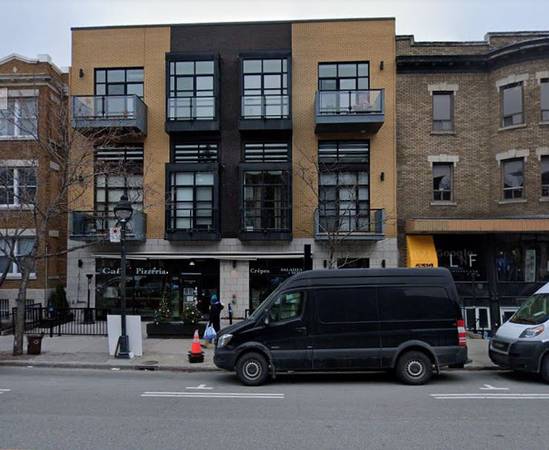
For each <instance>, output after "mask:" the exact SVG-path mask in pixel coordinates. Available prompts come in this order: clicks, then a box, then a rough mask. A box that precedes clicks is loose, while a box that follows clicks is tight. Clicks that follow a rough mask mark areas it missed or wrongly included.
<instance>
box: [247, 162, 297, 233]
mask: <svg viewBox="0 0 549 450" xmlns="http://www.w3.org/2000/svg"><path fill="white" fill-rule="evenodd" d="M242 176H243V180H242V189H243V199H244V202H243V203H244V205H243V208H244V210H243V221H244V223H243V228H244V230H243V231H287V230H289V229H290V189H289V186H290V178H289V171H288V170H267V169H265V170H245V171H244V172H243V174H242Z"/></svg>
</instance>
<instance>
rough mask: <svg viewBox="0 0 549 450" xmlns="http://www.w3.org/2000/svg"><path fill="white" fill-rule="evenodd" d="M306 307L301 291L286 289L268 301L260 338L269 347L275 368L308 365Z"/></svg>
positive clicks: (310, 364) (309, 353)
mask: <svg viewBox="0 0 549 450" xmlns="http://www.w3.org/2000/svg"><path fill="white" fill-rule="evenodd" d="M308 310H309V305H308V304H307V299H306V295H305V294H304V293H303V292H286V293H284V294H281V295H279V296H278V298H277V299H276V300H275V301H274V302H273V303H272V305H271V307H270V309H269V316H268V317H269V323H268V325H266V326H265V328H264V329H263V330H262V332H261V340H262V341H263V343H264V344H265V345H266V346H267V347H268V348H269V349H270V350H271V354H272V357H273V362H274V365H275V368H276V369H277V370H307V369H310V368H311V366H312V362H311V356H312V355H311V353H312V352H311V342H310V337H309V320H308Z"/></svg>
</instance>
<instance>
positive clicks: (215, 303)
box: [210, 294, 223, 333]
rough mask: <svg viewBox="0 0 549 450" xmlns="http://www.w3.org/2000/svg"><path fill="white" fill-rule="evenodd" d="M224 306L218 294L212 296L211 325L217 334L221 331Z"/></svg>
mask: <svg viewBox="0 0 549 450" xmlns="http://www.w3.org/2000/svg"><path fill="white" fill-rule="evenodd" d="M222 309H223V305H222V304H221V302H220V301H219V299H218V298H217V295H216V294H212V296H211V297H210V323H211V324H212V326H213V327H214V330H215V332H216V333H217V332H219V330H220V329H221V324H220V316H221V310H222Z"/></svg>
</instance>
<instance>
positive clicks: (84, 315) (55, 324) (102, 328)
mask: <svg viewBox="0 0 549 450" xmlns="http://www.w3.org/2000/svg"><path fill="white" fill-rule="evenodd" d="M109 313H110V311H108V310H106V309H97V308H67V309H51V308H46V307H43V306H33V307H27V308H25V333H26V334H33V333H37V334H42V333H43V334H48V335H50V336H51V337H53V336H63V335H72V336H106V335H107V314H109ZM15 316H16V308H13V309H12V312H11V329H12V330H14V329H15Z"/></svg>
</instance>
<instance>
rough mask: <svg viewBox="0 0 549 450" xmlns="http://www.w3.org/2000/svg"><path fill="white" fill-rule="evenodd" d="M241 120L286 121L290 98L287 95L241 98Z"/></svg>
mask: <svg viewBox="0 0 549 450" xmlns="http://www.w3.org/2000/svg"><path fill="white" fill-rule="evenodd" d="M241 101H242V105H241V107H242V109H241V116H242V119H288V118H289V117H290V97H289V96H288V95H244V96H242V100H241Z"/></svg>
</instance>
